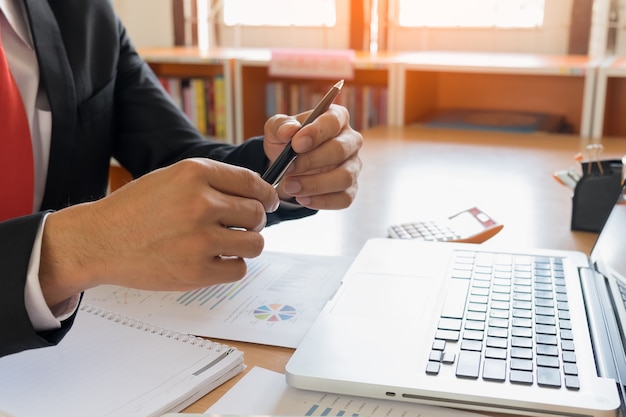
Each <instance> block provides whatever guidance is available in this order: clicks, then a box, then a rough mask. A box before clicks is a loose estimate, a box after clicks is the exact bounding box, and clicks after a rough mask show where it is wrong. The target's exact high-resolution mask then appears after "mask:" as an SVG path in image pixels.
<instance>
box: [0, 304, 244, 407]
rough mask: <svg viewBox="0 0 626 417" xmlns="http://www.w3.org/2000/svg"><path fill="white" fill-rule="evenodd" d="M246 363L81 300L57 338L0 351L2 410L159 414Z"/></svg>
mask: <svg viewBox="0 0 626 417" xmlns="http://www.w3.org/2000/svg"><path fill="white" fill-rule="evenodd" d="M243 368H244V364H243V353H242V352H241V351H239V350H237V349H234V348H231V347H229V346H226V345H222V344H219V343H215V342H211V341H209V340H206V339H203V338H199V337H196V336H191V335H188V334H182V333H179V332H174V331H169V330H166V329H162V328H159V327H156V326H152V325H150V324H147V323H145V322H142V321H139V320H135V319H132V318H129V317H125V316H123V315H120V314H117V313H114V312H112V311H109V310H105V309H101V308H97V307H94V306H90V305H87V304H83V305H82V306H81V307H80V310H79V311H78V314H77V316H76V320H75V323H74V326H73V328H72V329H71V330H70V332H69V333H68V334H67V335H66V336H65V338H64V339H63V340H61V342H60V343H59V344H58V345H56V346H53V347H47V348H41V349H34V350H27V351H23V352H19V353H16V354H13V355H8V356H5V357H2V358H0V386H1V387H2V389H0V409H2V411H0V415H2V412H7V413H9V414H11V415H14V416H17V417H30V416H32V417H35V416H50V415H57V416H63V417H72V416H76V417H84V416H90V417H97V416H107V417H114V416H119V417H122V416H124V417H131V416H134V417H139V416H141V417H149V416H160V415H162V414H164V413H167V412H176V411H180V410H182V409H183V408H185V407H187V406H188V405H190V404H191V403H193V402H195V401H197V400H198V399H199V398H201V397H202V396H204V395H206V394H207V393H208V392H210V391H211V390H213V389H214V388H216V387H218V386H219V385H221V384H222V383H224V382H226V381H227V380H229V379H230V378H232V377H233V376H235V375H237V374H239V373H240V372H241V371H242V370H243Z"/></svg>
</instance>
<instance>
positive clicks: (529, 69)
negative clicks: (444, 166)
mask: <svg viewBox="0 0 626 417" xmlns="http://www.w3.org/2000/svg"><path fill="white" fill-rule="evenodd" d="M398 62H399V66H400V70H399V89H400V91H403V92H404V97H405V98H404V101H403V106H402V107H400V109H399V112H398V114H397V117H398V118H399V120H398V121H397V124H398V125H408V124H411V123H414V122H419V121H421V120H423V118H424V117H426V116H427V115H429V114H431V113H433V112H435V111H437V110H441V109H453V108H471V109H478V110H510V111H527V112H544V113H549V114H558V115H562V116H564V117H565V119H566V121H567V122H568V123H569V124H570V125H571V126H572V128H573V132H574V133H576V134H580V135H581V136H586V135H588V134H589V123H588V122H587V120H588V119H589V117H590V115H591V104H592V94H593V92H592V88H593V76H594V66H593V64H592V63H591V62H590V60H589V59H588V57H586V56H544V55H534V54H533V55H531V54H484V53H450V52H420V53H411V54H403V55H402V56H400V57H398Z"/></svg>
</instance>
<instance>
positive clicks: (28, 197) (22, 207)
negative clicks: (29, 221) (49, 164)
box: [0, 38, 34, 221]
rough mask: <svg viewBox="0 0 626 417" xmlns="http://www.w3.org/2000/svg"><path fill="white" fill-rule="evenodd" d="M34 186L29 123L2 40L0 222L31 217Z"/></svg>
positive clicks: (0, 56) (0, 71) (0, 70)
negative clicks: (25, 216) (28, 215)
mask: <svg viewBox="0 0 626 417" xmlns="http://www.w3.org/2000/svg"><path fill="white" fill-rule="evenodd" d="M33 184H34V167H33V149H32V143H31V139H30V129H29V127H28V119H27V117H26V111H25V110H24V104H23V103H22V98H21V96H20V92H19V90H18V88H17V85H16V84H15V80H14V79H13V76H12V75H11V72H10V71H9V65H8V63H7V58H6V55H5V54H4V48H3V47H2V39H1V38H0V221H3V220H7V219H11V218H13V217H18V216H23V215H26V214H30V213H32V211H33V192H34V191H33V189H34V185H33Z"/></svg>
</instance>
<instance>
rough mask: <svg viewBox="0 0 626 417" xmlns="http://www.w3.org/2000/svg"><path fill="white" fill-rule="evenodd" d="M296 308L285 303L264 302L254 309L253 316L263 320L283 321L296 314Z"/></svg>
mask: <svg viewBox="0 0 626 417" xmlns="http://www.w3.org/2000/svg"><path fill="white" fill-rule="evenodd" d="M296 313H297V312H296V309H295V308H293V307H292V306H290V305H285V304H265V305H262V306H260V307H257V308H256V309H255V310H254V317H256V318H257V319H258V320H263V321H270V322H276V321H285V320H290V319H292V318H294V317H295V316H296Z"/></svg>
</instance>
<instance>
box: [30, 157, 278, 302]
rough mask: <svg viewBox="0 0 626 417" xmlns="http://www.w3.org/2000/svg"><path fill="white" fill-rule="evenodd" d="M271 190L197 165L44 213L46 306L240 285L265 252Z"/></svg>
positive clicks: (274, 203)
mask: <svg viewBox="0 0 626 417" xmlns="http://www.w3.org/2000/svg"><path fill="white" fill-rule="evenodd" d="M278 204H279V199H278V195H277V193H276V190H275V189H274V188H273V187H272V186H271V185H270V184H267V183H266V182H265V181H263V180H262V179H261V177H260V176H258V174H256V173H254V172H252V171H250V170H247V169H245V168H240V167H236V166H232V165H227V164H224V163H220V162H216V161H212V160H209V159H203V158H194V159H187V160H184V161H181V162H179V163H176V164H174V165H172V166H170V167H167V168H163V169H160V170H156V171H154V172H152V173H149V174H147V175H145V176H143V177H141V178H140V179H137V180H135V181H132V182H131V183H129V184H127V185H125V186H124V187H122V188H120V189H118V190H117V191H115V192H114V193H112V194H111V195H109V196H107V197H105V198H103V199H101V200H99V201H96V202H91V203H84V204H78V205H75V206H72V207H69V208H66V209H63V210H59V211H57V212H55V213H52V214H50V215H49V216H48V218H47V220H46V224H45V227H44V234H43V242H42V249H41V262H40V270H39V279H40V283H41V286H42V290H43V293H44V297H45V298H46V301H47V303H48V305H49V306H50V307H53V306H55V305H56V304H58V303H60V302H62V301H63V300H65V299H67V298H69V297H71V296H72V295H74V294H77V293H80V292H81V291H84V290H86V289H87V288H90V287H94V286H97V285H100V284H118V285H124V286H127V287H132V288H140V289H150V290H168V291H186V290H189V289H194V288H199V287H206V286H210V285H213V284H217V283H221V282H230V281H235V280H238V279H240V278H242V277H243V276H244V275H245V273H246V264H245V261H244V259H243V258H253V257H256V256H258V255H259V254H260V253H261V251H262V250H263V245H264V242H263V237H262V236H261V234H260V231H261V230H262V229H263V227H264V226H265V223H266V214H265V213H266V212H272V211H274V210H276V209H277V208H278Z"/></svg>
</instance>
